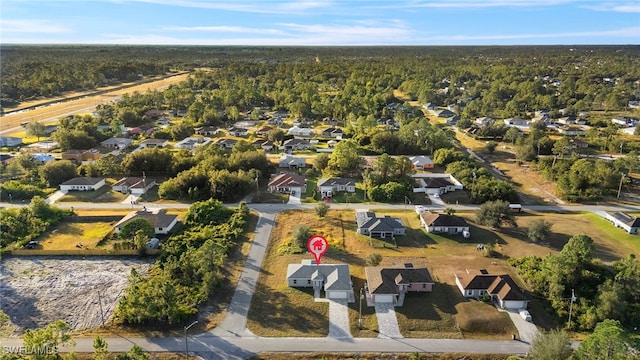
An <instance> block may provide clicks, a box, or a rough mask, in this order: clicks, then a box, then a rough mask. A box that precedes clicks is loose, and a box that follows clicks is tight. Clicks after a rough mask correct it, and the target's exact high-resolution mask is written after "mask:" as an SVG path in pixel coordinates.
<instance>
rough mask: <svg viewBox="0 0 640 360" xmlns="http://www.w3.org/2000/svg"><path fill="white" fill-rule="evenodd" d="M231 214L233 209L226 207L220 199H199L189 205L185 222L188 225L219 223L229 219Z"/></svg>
mask: <svg viewBox="0 0 640 360" xmlns="http://www.w3.org/2000/svg"><path fill="white" fill-rule="evenodd" d="M231 214H233V210H231V209H229V208H227V207H225V206H224V204H222V202H221V201H220V200H216V199H209V200H205V201H198V202H195V203H193V204H192V205H191V206H190V207H189V210H188V211H187V213H186V215H185V216H184V223H185V225H188V226H198V225H202V226H206V225H219V224H223V223H225V222H226V221H227V220H229V217H230V216H231Z"/></svg>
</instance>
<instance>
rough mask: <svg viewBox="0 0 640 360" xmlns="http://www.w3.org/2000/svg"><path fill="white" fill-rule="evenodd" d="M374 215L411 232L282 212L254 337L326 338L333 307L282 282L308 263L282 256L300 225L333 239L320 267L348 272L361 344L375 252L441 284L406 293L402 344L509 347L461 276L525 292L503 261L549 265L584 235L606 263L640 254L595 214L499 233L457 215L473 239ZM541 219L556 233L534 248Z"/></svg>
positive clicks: (536, 305)
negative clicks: (419, 340) (491, 249)
mask: <svg viewBox="0 0 640 360" xmlns="http://www.w3.org/2000/svg"><path fill="white" fill-rule="evenodd" d="M376 214H377V215H390V216H394V217H399V218H401V219H402V221H403V222H404V224H405V225H406V226H407V234H406V235H405V236H398V237H396V238H395V243H394V241H393V240H391V239H387V240H386V241H383V240H371V239H369V237H367V236H363V235H359V234H357V233H356V231H355V230H356V223H355V212H354V211H353V210H330V211H329V213H328V214H327V216H326V217H325V218H324V219H320V218H318V216H317V215H316V214H315V212H314V211H313V210H307V211H299V210H298V211H288V212H283V213H280V214H279V215H278V218H277V223H276V226H275V228H274V230H273V232H272V237H271V241H270V243H269V248H268V249H267V254H266V256H265V260H264V263H263V268H262V274H261V276H260V278H259V280H258V286H257V289H258V290H257V292H256V294H255V296H254V298H253V302H252V306H251V309H250V311H249V319H248V327H249V329H250V330H251V331H253V332H254V333H255V334H256V335H260V336H285V335H286V336H326V335H327V334H328V316H329V314H328V306H327V304H326V303H323V302H314V301H313V294H312V291H311V290H299V289H294V288H290V287H288V286H287V283H286V270H287V265H288V264H290V263H300V261H301V260H302V259H310V258H311V255H310V254H308V253H306V250H305V251H304V253H300V254H290V253H282V249H283V248H287V247H286V246H283V244H287V243H288V242H290V241H291V233H292V230H293V228H294V226H295V225H296V224H305V225H307V226H309V227H310V228H311V229H312V230H313V232H314V233H319V234H324V235H326V236H327V237H329V240H330V243H331V244H332V245H331V246H330V249H329V252H328V253H327V254H326V255H325V256H324V257H323V259H322V262H323V263H348V264H349V265H350V271H351V278H352V282H353V289H354V293H355V297H356V302H354V303H350V304H349V319H350V324H351V334H352V335H353V336H356V337H375V336H377V332H376V331H377V320H376V317H375V312H374V310H373V308H372V307H368V306H366V304H363V329H358V316H359V314H358V313H359V302H358V296H359V292H360V289H361V288H362V287H363V286H364V283H365V281H366V279H365V275H364V267H365V266H367V265H366V257H367V255H369V254H371V253H379V254H380V255H382V258H383V260H382V263H381V266H402V265H404V264H405V263H408V262H410V263H413V264H414V266H416V267H422V266H426V267H427V268H428V269H429V271H430V272H431V275H432V277H433V278H434V280H435V281H436V285H435V286H434V291H433V292H431V293H422V294H416V293H410V294H408V295H407V297H406V299H405V304H404V306H402V307H396V312H397V318H398V323H399V326H400V330H401V333H402V334H403V336H405V337H433V338H477V339H510V338H511V334H514V333H517V332H516V330H515V327H514V326H513V324H512V323H511V321H510V320H509V319H508V316H507V314H505V313H502V312H498V311H497V310H496V309H495V308H494V307H493V306H492V305H490V304H484V303H481V302H478V301H474V300H467V299H465V298H464V297H463V296H462V295H461V294H460V292H459V290H458V288H457V286H456V285H455V280H454V276H453V274H454V273H455V272H463V271H465V269H487V270H488V271H489V272H490V273H507V274H509V275H511V276H512V278H514V280H515V281H516V282H518V283H519V284H520V285H521V286H523V285H524V284H522V283H521V282H520V281H519V279H518V276H517V275H516V273H515V269H514V268H512V267H510V266H509V265H508V263H507V259H508V258H509V257H521V256H529V255H538V256H543V257H544V256H547V255H548V254H550V253H556V252H558V251H559V250H560V249H561V248H562V246H563V245H564V244H565V243H566V242H567V240H568V239H569V238H570V237H571V236H573V235H576V234H579V233H584V234H586V235H588V236H590V237H592V238H593V240H594V243H595V245H596V252H595V256H596V257H598V258H601V259H603V261H605V262H608V261H613V260H616V259H619V258H621V257H624V256H626V255H627V254H629V253H630V252H638V250H639V248H640V246H639V245H638V242H637V238H636V237H634V236H632V235H625V234H624V233H622V232H621V231H620V230H619V229H615V228H613V227H611V225H610V224H609V223H608V222H606V221H605V220H604V219H601V218H599V216H598V215H595V214H591V213H567V214H557V213H535V212H527V213H521V214H520V215H518V216H517V221H518V226H519V227H518V228H515V229H506V230H503V231H500V232H498V231H492V230H490V229H486V228H484V227H482V226H478V225H477V224H475V223H474V221H475V215H474V214H473V213H458V214H457V215H459V216H462V217H464V218H466V219H467V221H468V222H469V224H470V226H471V231H470V232H471V239H463V238H462V236H459V235H455V236H449V235H446V236H443V235H437V234H428V233H426V232H425V231H424V230H423V229H422V228H420V221H419V218H418V215H417V214H416V213H415V212H414V211H413V210H412V209H411V210H409V209H408V210H396V211H378V212H376ZM535 219H545V220H547V221H549V222H551V223H552V224H553V227H552V233H553V234H552V236H550V237H549V238H548V239H547V240H546V241H545V242H544V243H543V244H534V243H531V242H530V241H529V240H528V239H527V237H526V232H527V230H526V229H527V225H528V223H529V222H531V221H533V220H535ZM577 229H578V230H577ZM634 240H636V241H634ZM478 243H483V244H488V243H491V244H494V246H495V251H496V253H497V255H496V257H493V258H489V257H485V256H484V252H482V251H478V250H476V245H477V244H478ZM372 245H373V247H372ZM281 253H282V254H281ZM523 287H524V288H525V291H526V287H525V286H523ZM531 300H532V303H531V312H532V314H533V317H534V320H535V321H536V324H537V325H539V326H541V327H544V328H549V327H553V326H555V319H553V318H551V317H549V316H548V315H546V314H544V312H545V311H544V305H543V304H542V303H541V302H540V300H537V299H535V298H533V297H531ZM267 314H268V315H267Z"/></svg>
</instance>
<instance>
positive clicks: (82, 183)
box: [60, 177, 106, 192]
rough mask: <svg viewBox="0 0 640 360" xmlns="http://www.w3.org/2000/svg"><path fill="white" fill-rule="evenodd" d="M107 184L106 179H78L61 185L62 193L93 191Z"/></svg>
mask: <svg viewBox="0 0 640 360" xmlns="http://www.w3.org/2000/svg"><path fill="white" fill-rule="evenodd" d="M105 184H106V182H105V179H104V178H92V177H76V178H73V179H71V180H67V181H65V182H63V183H62V184H60V191H63V192H67V191H92V190H98V189H100V188H101V187H103V186H104V185H105Z"/></svg>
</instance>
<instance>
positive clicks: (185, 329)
mask: <svg viewBox="0 0 640 360" xmlns="http://www.w3.org/2000/svg"><path fill="white" fill-rule="evenodd" d="M197 323H198V320H196V321H194V322H192V323H191V325H189V326H185V327H184V356H185V357H186V358H187V359H188V358H189V339H188V338H187V330H189V329H190V328H191V327H192V326H193V325H195V324H197Z"/></svg>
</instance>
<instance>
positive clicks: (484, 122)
mask: <svg viewBox="0 0 640 360" xmlns="http://www.w3.org/2000/svg"><path fill="white" fill-rule="evenodd" d="M494 122H496V119H494V118H491V117H488V116H483V117H479V118H476V119H475V121H474V122H473V123H474V124H476V125H478V126H489V125H493V123H494Z"/></svg>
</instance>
